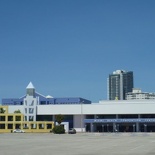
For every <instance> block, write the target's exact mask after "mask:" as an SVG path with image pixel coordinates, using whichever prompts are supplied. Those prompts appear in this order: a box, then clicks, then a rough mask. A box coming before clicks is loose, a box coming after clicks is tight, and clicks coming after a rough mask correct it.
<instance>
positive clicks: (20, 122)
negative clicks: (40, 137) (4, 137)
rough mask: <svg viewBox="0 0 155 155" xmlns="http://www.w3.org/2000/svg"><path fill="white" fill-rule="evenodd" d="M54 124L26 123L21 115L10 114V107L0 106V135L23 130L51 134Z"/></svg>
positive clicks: (41, 122)
mask: <svg viewBox="0 0 155 155" xmlns="http://www.w3.org/2000/svg"><path fill="white" fill-rule="evenodd" d="M53 127H54V122H51V121H48V122H45V121H35V122H34V121H24V115H23V114H21V113H12V114H10V113H8V106H0V133H6V132H13V130H15V129H21V130H24V131H25V132H50V130H52V129H53Z"/></svg>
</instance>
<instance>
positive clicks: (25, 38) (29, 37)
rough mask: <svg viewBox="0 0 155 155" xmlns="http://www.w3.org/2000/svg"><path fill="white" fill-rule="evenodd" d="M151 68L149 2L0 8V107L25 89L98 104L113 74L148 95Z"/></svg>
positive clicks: (48, 0) (53, 0)
mask: <svg viewBox="0 0 155 155" xmlns="http://www.w3.org/2000/svg"><path fill="white" fill-rule="evenodd" d="M154 66H155V1H154V0H149V1H147V0H117V1H116V0H97V1H95V0H26V1H25V0H14V1H12V0H1V1H0V75H1V78H0V99H1V98H6V97H20V96H22V95H24V94H25V91H26V90H25V88H26V86H27V85H28V83H29V82H30V81H32V83H33V84H34V86H35V88H36V90H37V91H38V92H40V93H42V94H44V95H52V96H54V97H79V96H80V97H84V98H86V99H90V100H92V101H93V102H98V101H99V100H101V99H106V98H107V77H108V75H109V74H110V73H112V72H113V71H114V70H117V69H123V70H126V71H133V72H134V86H135V87H137V88H141V89H142V90H143V91H144V92H155V85H154V79H155V71H154Z"/></svg>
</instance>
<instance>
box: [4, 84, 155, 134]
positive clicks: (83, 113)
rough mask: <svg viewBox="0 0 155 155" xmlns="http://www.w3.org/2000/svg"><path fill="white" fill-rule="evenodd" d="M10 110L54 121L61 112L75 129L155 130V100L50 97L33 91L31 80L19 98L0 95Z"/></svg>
mask: <svg viewBox="0 0 155 155" xmlns="http://www.w3.org/2000/svg"><path fill="white" fill-rule="evenodd" d="M2 105H8V106H9V112H10V113H13V112H14V111H15V110H20V111H21V112H22V113H23V114H24V116H25V120H31V121H45V120H46V121H55V116H56V115H58V114H62V115H64V122H66V124H68V128H75V129H76V130H77V132H155V100H150V99H149V100H109V101H107V100H103V101H99V102H98V103H91V101H89V100H86V99H83V98H80V97H79V98H52V97H50V96H47V97H45V96H43V95H41V94H39V93H36V92H35V88H34V86H33V84H32V83H30V84H29V85H28V86H27V88H26V95H25V96H23V97H22V98H19V99H14V100H13V99H2Z"/></svg>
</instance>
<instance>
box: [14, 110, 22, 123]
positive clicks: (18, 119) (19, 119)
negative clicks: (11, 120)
mask: <svg viewBox="0 0 155 155" xmlns="http://www.w3.org/2000/svg"><path fill="white" fill-rule="evenodd" d="M14 113H15V114H20V113H21V111H20V110H19V109H18V110H15V111H14ZM16 121H21V116H16Z"/></svg>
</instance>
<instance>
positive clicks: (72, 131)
mask: <svg viewBox="0 0 155 155" xmlns="http://www.w3.org/2000/svg"><path fill="white" fill-rule="evenodd" d="M68 133H69V134H76V130H75V129H74V128H72V129H69V131H68Z"/></svg>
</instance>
